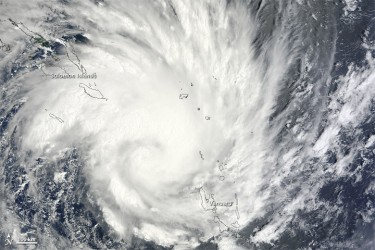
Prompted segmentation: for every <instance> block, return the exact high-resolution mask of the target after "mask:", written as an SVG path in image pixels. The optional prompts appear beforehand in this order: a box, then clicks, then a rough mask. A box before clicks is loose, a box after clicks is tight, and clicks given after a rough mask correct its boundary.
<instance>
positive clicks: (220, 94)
mask: <svg viewBox="0 0 375 250" xmlns="http://www.w3.org/2000/svg"><path fill="white" fill-rule="evenodd" d="M305 2H307V1H296V2H295V3H292V2H289V1H285V2H284V1H275V3H271V2H269V1H210V0H202V1H164V0H158V1H144V0H140V1H132V0H129V1H120V0H113V1H108V2H107V1H56V3H55V4H51V3H48V2H47V3H45V2H43V1H39V0H32V1H28V2H27V3H22V4H21V3H17V1H15V2H11V1H5V2H4V3H1V4H2V6H4V8H2V9H1V12H0V13H1V16H2V17H4V19H2V20H1V21H2V26H1V27H2V29H3V30H2V32H4V34H6V35H7V37H8V38H9V39H11V40H13V41H14V43H13V44H11V51H8V52H7V55H6V57H4V59H2V61H1V64H2V66H1V67H4V68H6V67H7V65H9V64H8V63H9V62H10V61H12V60H14V61H15V62H16V61H17V60H19V61H21V60H22V55H23V53H26V54H30V56H29V58H32V57H33V56H34V61H32V62H30V63H29V64H28V65H27V66H26V68H25V71H24V72H23V73H19V74H18V73H17V72H14V77H13V76H11V77H10V78H9V79H10V80H9V81H14V82H15V83H14V84H13V86H12V88H11V87H7V88H9V91H10V90H13V91H14V93H15V94H14V96H12V97H11V98H13V100H10V101H9V103H12V102H18V103H19V105H21V106H22V108H20V110H19V111H18V112H17V114H16V115H15V117H14V118H13V119H12V121H11V122H10V125H9V127H13V128H17V131H18V133H19V134H20V137H19V138H20V139H19V142H17V143H18V145H19V147H18V150H19V155H20V158H21V161H22V162H23V164H26V165H32V164H33V163H32V162H34V161H35V159H38V158H39V159H48V161H50V162H57V163H56V164H58V162H59V161H60V160H61V159H62V158H64V157H65V156H66V155H67V154H69V152H71V151H72V150H78V152H79V153H78V154H79V157H80V159H82V162H83V164H82V165H81V166H76V168H80V170H79V171H82V173H83V176H84V180H85V183H86V184H85V185H87V190H88V191H87V193H88V194H87V196H88V197H89V200H90V202H91V203H92V205H91V206H96V207H98V208H99V211H100V213H101V214H102V218H103V223H104V224H107V225H108V226H109V227H110V228H111V229H112V230H113V234H114V235H116V237H117V239H122V240H123V241H125V242H130V241H131V240H132V239H134V237H137V238H139V239H142V240H145V241H150V242H151V241H152V242H155V244H158V245H160V246H164V247H168V246H174V247H175V248H174V249H192V248H194V247H197V246H199V245H200V244H201V243H202V242H208V241H210V240H212V239H214V241H215V242H216V243H217V244H218V247H219V249H237V248H238V249H242V248H241V247H240V246H237V245H236V242H237V243H238V242H242V245H243V246H248V247H250V246H253V247H254V246H258V247H259V246H260V245H259V244H261V243H267V244H271V245H272V244H274V242H275V241H277V240H278V239H279V238H280V237H281V236H282V235H283V233H284V232H285V230H287V229H286V227H287V225H288V224H289V223H293V218H295V216H296V214H298V211H312V210H314V209H315V208H317V207H319V206H321V204H322V203H321V201H320V200H319V199H318V197H319V194H320V192H321V191H320V190H321V188H322V187H323V186H324V185H325V184H326V183H328V181H329V180H335V179H339V178H341V177H343V176H347V175H348V176H349V175H350V173H348V172H345V171H344V169H345V168H346V167H347V166H348V163H350V162H351V161H353V159H354V158H355V155H356V153H357V151H356V149H355V148H352V149H351V151H350V150H349V152H346V153H343V151H342V148H343V144H342V142H341V141H340V139H339V138H340V136H341V135H342V133H345V131H347V130H348V128H349V127H356V126H359V124H361V122H362V121H364V120H366V119H367V118H366V115H367V114H368V110H369V109H370V106H371V102H372V100H373V98H374V96H375V88H372V87H371V82H372V81H374V77H375V75H374V73H373V72H375V71H371V69H372V68H373V65H374V59H373V57H372V55H371V52H367V54H366V55H365V56H364V58H363V61H364V62H366V64H367V66H364V67H363V68H361V69H360V68H358V67H357V66H355V65H354V64H353V65H351V66H349V67H348V70H347V73H343V74H342V75H341V76H339V77H337V79H336V83H337V88H336V90H335V91H334V92H332V91H331V90H330V89H329V87H328V86H329V83H330V81H333V80H332V79H333V78H334V76H332V75H330V73H331V72H332V71H334V70H335V67H338V66H337V65H336V66H335V64H334V51H335V45H334V41H335V39H337V33H336V31H335V30H333V26H331V25H330V24H329V23H330V22H331V21H332V16H331V15H330V14H329V13H328V11H327V13H323V12H324V11H323V12H320V13H318V14H316V13H315V14H313V15H312V16H311V15H310V14H309V15H308V11H307V10H306V9H305V8H302V7H301V6H304V5H303V3H305ZM321 4H322V5H325V4H328V3H321ZM25 5H26V6H28V8H29V9H30V10H31V11H30V12H29V13H22V14H21V13H19V12H18V11H17V10H18V9H20V8H22V9H25ZM312 5H313V4H312V3H311V4H310V7H311V8H313V6H312ZM274 6H276V7H274ZM350 6H351V5H347V6H346V7H345V8H346V9H345V11H346V13H350V11H353V10H351V9H350ZM275 9H278V11H275ZM354 9H355V8H354ZM3 10H4V11H3ZM5 10H6V11H5ZM255 10H256V11H255ZM3 12H4V13H3ZM5 12H6V13H5ZM301 15H308V16H309V20H310V19H311V22H310V21H308V22H305V23H304V22H303V20H302V19H301V17H300V16H301ZM316 15H318V17H317V16H316ZM271 16H272V17H273V18H271ZM266 18H270V20H267V19H266ZM35 20H39V21H38V22H39V24H38V25H35V22H36V21H35ZM41 20H44V21H41ZM318 20H320V21H321V23H320V24H319V25H317V24H315V23H314V24H312V23H313V22H318ZM3 23H4V25H3ZM33 24H34V25H33ZM3 27H4V28H3ZM67 27H69V28H67ZM311 32H313V33H314V34H315V35H316V37H315V36H314V35H312V33H311ZM35 34H39V38H36V37H38V35H35ZM307 34H311V37H309V38H307V36H306V35H307ZM2 37H4V35H2ZM317 37H318V38H317ZM30 38H32V39H34V40H33V43H31V45H30V43H27V42H25V41H27V39H30ZM9 39H8V40H9ZM38 39H39V40H38ZM368 39H369V38H368ZM366 41H367V40H366V39H364V40H363V44H362V45H361V46H363V47H364V48H366V50H367V51H371V50H373V49H374V48H373V47H372V48H370V47H371V46H370V47H369V45H368V44H367V43H366ZM46 42H47V43H49V45H48V46H45V43H46ZM43 43H44V45H43ZM38 46H39V52H38V53H40V55H38V56H39V57H38V58H37V59H35V58H36V57H37V55H35V54H34V55H31V54H32V53H34V52H31V51H34V50H35V47H38ZM366 46H367V47H366ZM18 55H21V56H18ZM12 79H13V80H12ZM4 100H5V99H4ZM371 138H372V139H371ZM371 138H369V139H368V141H367V142H366V143H367V144H366V145H367V147H370V145H372V143H373V141H374V139H373V137H371ZM371 140H372V141H371ZM335 150H336V151H335ZM332 152H337V153H335V154H336V158H337V160H336V162H333V163H332V162H330V161H329V160H327V159H328V158H329V155H331V154H332ZM59 159H60V160H59ZM318 159H319V160H318ZM68 165H69V164H68ZM327 166H329V167H327ZM44 167H46V166H44ZM30 171H31V170H30ZM77 171H78V170H77ZM30 173H31V172H30ZM64 174H65V175H66V173H65V172H63V173H60V174H59V173H57V172H56V173H55V177H54V180H55V182H56V183H58V182H60V181H63V180H64V179H65V178H66V177H65V175H64ZM30 176H31V174H30ZM30 178H31V179H30V183H31V184H30V185H31V186H32V185H37V184H33V182H35V183H36V180H33V178H32V177H30ZM313 183H314V184H313ZM36 189H38V187H36ZM29 192H30V193H32V191H31V190H30V191H29ZM292 194H293V196H292ZM327 209H330V210H329V212H332V211H334V210H332V209H333V208H327ZM366 211H372V210H371V209H368V210H366ZM371 216H372V214H370V212H368V217H371ZM259 218H268V219H266V220H265V221H267V222H259V221H258V222H259V223H260V224H262V223H263V224H262V226H257V227H254V228H253V229H252V231H251V232H252V233H247V231H246V230H249V228H250V227H251V226H250V225H252V224H251V223H253V222H254V221H257V220H259ZM258 222H257V223H258ZM301 227H302V226H301ZM246 244H247V245H246ZM252 244H254V245H252Z"/></svg>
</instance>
